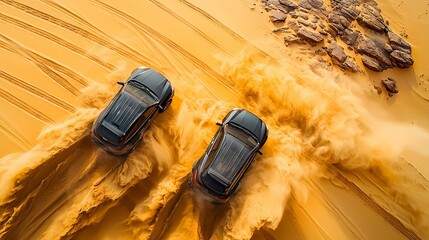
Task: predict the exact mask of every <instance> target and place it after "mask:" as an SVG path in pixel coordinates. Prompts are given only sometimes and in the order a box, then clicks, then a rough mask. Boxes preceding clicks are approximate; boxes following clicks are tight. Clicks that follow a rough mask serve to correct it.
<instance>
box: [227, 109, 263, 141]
mask: <svg viewBox="0 0 429 240" xmlns="http://www.w3.org/2000/svg"><path fill="white" fill-rule="evenodd" d="M230 122H231V123H234V124H236V125H239V126H241V127H243V128H245V129H246V130H248V131H249V132H251V133H252V134H254V135H255V137H257V138H258V140H259V142H260V143H261V142H262V141H263V138H264V135H265V131H266V126H265V124H263V123H262V121H261V119H259V118H258V117H257V116H256V115H254V114H253V113H251V112H248V111H244V110H241V111H237V112H236V113H235V114H234V116H233V117H232V118H231V120H230Z"/></svg>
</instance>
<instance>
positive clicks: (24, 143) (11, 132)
mask: <svg viewBox="0 0 429 240" xmlns="http://www.w3.org/2000/svg"><path fill="white" fill-rule="evenodd" d="M2 118H4V116H2V115H0V132H2V133H3V134H5V135H6V136H8V137H9V139H11V140H12V141H13V142H15V143H16V144H17V145H18V146H19V147H20V148H21V149H22V150H28V149H30V148H31V143H30V142H29V141H28V140H27V139H26V138H25V137H24V136H22V135H21V134H18V133H19V132H18V131H17V129H14V128H13V125H11V124H9V123H8V122H6V121H3V120H2ZM4 120H6V119H4Z"/></svg>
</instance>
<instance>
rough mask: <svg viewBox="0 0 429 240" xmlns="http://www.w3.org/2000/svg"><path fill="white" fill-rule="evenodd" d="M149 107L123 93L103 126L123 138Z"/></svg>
mask: <svg viewBox="0 0 429 240" xmlns="http://www.w3.org/2000/svg"><path fill="white" fill-rule="evenodd" d="M147 108H148V106H147V105H146V104H145V103H144V102H142V101H140V100H139V99H138V98H136V97H135V96H133V95H132V94H130V93H128V92H126V91H123V92H122V93H121V94H120V95H119V97H118V98H117V99H116V101H115V102H114V104H113V105H112V107H111V108H110V111H109V112H108V113H107V114H106V116H105V117H104V119H103V122H102V125H103V126H104V127H106V128H107V129H108V130H110V131H111V132H112V133H114V134H115V135H116V136H118V137H123V136H124V135H125V134H126V133H127V132H128V131H129V129H130V128H131V126H132V125H133V124H134V122H135V121H136V120H137V119H138V118H139V117H140V115H141V114H143V113H144V112H145V110H146V109H147Z"/></svg>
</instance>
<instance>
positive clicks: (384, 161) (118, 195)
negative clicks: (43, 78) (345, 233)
mask: <svg viewBox="0 0 429 240" xmlns="http://www.w3.org/2000/svg"><path fill="white" fill-rule="evenodd" d="M219 61H221V62H222V71H223V73H224V75H225V77H226V79H227V80H228V81H229V82H231V84H232V87H234V88H235V89H236V90H237V96H238V106H237V105H236V104H233V103H231V102H224V101H222V100H219V99H215V98H201V97H199V96H198V94H197V92H196V90H195V89H200V88H199V87H198V85H197V87H195V84H197V83H195V84H185V83H183V84H182V85H181V86H182V87H186V86H187V88H186V89H182V90H183V91H184V92H188V93H189V94H188V95H187V98H186V99H182V98H181V97H176V99H175V102H174V104H173V105H172V108H171V109H169V110H168V111H167V112H166V113H165V114H161V115H160V116H159V121H156V122H155V123H154V124H153V126H151V127H150V128H149V130H148V131H147V132H146V133H145V134H144V136H143V141H142V142H141V143H140V144H139V145H138V147H137V148H136V150H135V151H134V152H133V153H132V154H130V155H129V156H128V157H127V158H126V159H116V158H113V157H111V156H109V155H107V154H105V153H103V152H102V151H101V150H99V149H97V147H95V145H94V144H92V143H91V142H90V140H89V136H88V133H89V130H90V127H91V124H92V122H93V121H94V119H95V117H96V116H97V115H98V114H99V112H100V111H101V110H102V109H103V108H104V107H105V106H106V105H107V103H108V102H109V101H110V99H111V98H112V97H113V95H114V94H115V92H116V91H117V89H118V88H117V87H114V83H113V80H112V81H111V82H112V84H109V85H108V84H95V83H91V84H89V85H88V87H86V88H85V89H82V90H81V92H82V95H81V97H80V98H79V99H80V102H81V106H82V107H81V108H78V110H77V111H76V112H75V113H74V114H73V116H72V117H71V118H70V119H69V120H67V121H65V122H64V123H61V124H56V125H53V126H51V127H48V128H46V129H45V130H44V131H43V132H42V133H41V135H40V136H39V144H38V145H37V146H35V147H34V148H33V149H32V150H30V151H29V152H26V153H23V154H13V155H8V156H6V157H4V158H2V159H1V161H0V162H1V164H2V166H1V173H0V175H1V176H2V182H3V183H4V184H5V185H6V183H7V185H6V186H8V187H3V188H2V189H1V192H0V194H1V195H0V196H1V209H2V217H1V221H0V222H1V223H2V224H1V225H2V228H1V236H2V238H5V239H10V238H15V239H27V238H41V239H56V238H80V239H88V238H94V237H95V238H104V237H105V236H106V234H108V235H110V236H111V237H116V238H119V239H148V238H150V239H158V238H183V239H185V238H187V237H189V236H190V235H189V234H185V233H189V232H194V233H195V235H193V236H194V237H196V236H198V237H202V238H207V239H208V238H210V239H250V238H251V237H252V236H253V234H254V233H255V231H257V230H263V229H272V230H275V229H276V228H277V227H278V226H279V224H280V222H281V220H282V219H283V217H284V213H285V210H286V209H287V206H288V202H289V201H291V199H292V198H293V199H298V201H300V202H305V201H306V199H307V196H308V191H309V190H308V189H307V187H306V186H307V185H306V184H305V183H306V182H307V181H311V179H317V178H319V177H324V178H328V179H332V181H335V179H336V178H335V176H336V175H335V174H333V173H332V172H335V173H336V174H347V173H355V174H358V175H360V176H362V177H363V178H365V177H366V178H368V179H370V180H371V181H372V182H377V184H379V185H380V186H383V189H385V195H376V196H374V200H375V201H377V203H378V204H379V205H381V206H382V207H383V208H384V209H386V210H387V211H388V212H389V213H390V214H391V215H386V216H385V217H386V218H391V217H392V216H393V217H394V218H397V219H399V222H400V224H403V225H405V226H406V227H407V228H408V229H412V230H413V231H416V232H422V231H426V230H425V229H424V226H425V224H426V222H425V221H427V216H425V213H424V212H423V211H422V208H420V206H424V204H425V199H427V198H426V197H427V196H426V195H427V181H425V180H424V179H423V178H422V177H421V176H417V177H415V176H410V172H413V171H414V172H415V170H414V169H412V167H411V166H409V165H408V164H406V161H404V160H403V159H401V153H402V150H403V149H404V148H405V147H406V146H402V145H403V144H409V143H410V142H401V141H394V139H393V140H392V139H391V138H390V137H389V135H388V134H386V132H382V131H381V132H380V131H377V130H371V129H370V128H369V127H368V126H367V125H365V124H363V122H365V120H366V119H370V117H371V116H370V115H368V111H367V110H366V109H365V106H363V105H362V102H361V101H359V100H358V99H357V98H355V97H354V96H353V95H352V94H351V90H345V89H347V79H345V78H344V77H341V76H340V75H336V74H335V73H332V72H331V71H328V70H326V69H324V67H323V65H320V64H318V63H311V64H310V66H311V69H312V70H309V69H307V68H306V67H301V66H296V65H290V63H288V62H280V63H279V62H273V61H272V60H270V59H267V58H266V57H264V56H260V55H259V54H256V53H252V52H248V51H246V52H243V53H242V54H241V55H239V56H237V57H235V58H221V57H219ZM119 71H121V70H119ZM113 78H115V77H112V79H113ZM233 107H243V108H246V109H248V110H250V111H252V112H254V113H255V114H257V115H258V116H260V117H261V118H262V119H263V120H264V121H265V122H266V123H267V124H268V126H269V131H270V132H269V138H268V141H267V143H266V145H265V146H264V148H263V149H262V150H263V152H264V154H263V156H262V157H258V158H257V159H256V161H255V162H254V164H253V165H252V167H251V168H250V169H249V171H248V172H247V174H246V176H245V178H244V180H243V181H242V183H241V185H240V187H239V188H238V191H237V193H236V195H235V196H234V197H233V198H232V199H231V201H230V202H229V203H228V204H227V205H225V206H210V205H208V204H206V203H204V202H202V201H200V200H199V199H198V196H194V195H191V194H190V192H189V189H188V185H187V184H188V183H187V181H188V178H189V176H188V174H189V172H190V170H191V168H192V164H193V163H194V162H195V161H196V160H197V159H198V158H199V157H201V155H202V154H203V153H204V151H205V148H206V146H207V145H208V143H209V142H210V140H211V138H212V136H213V135H214V132H215V130H216V125H215V122H216V121H220V120H221V119H222V118H223V116H225V114H226V113H227V112H228V111H229V110H230V109H231V108H233ZM378 124H390V125H391V127H392V129H395V131H401V127H399V126H395V125H394V124H393V123H389V122H387V121H384V122H383V121H381V120H379V122H378ZM402 131H405V130H404V129H402ZM404 134H405V132H404ZM406 136H407V138H408V139H414V140H413V141H418V140H424V139H427V137H428V134H427V132H425V131H424V130H423V129H417V128H416V129H414V131H412V132H408V133H407V134H406ZM417 149H422V148H420V147H417ZM420 154H423V155H424V156H426V157H427V156H428V155H427V152H425V151H424V150H423V151H420ZM404 167H407V168H411V169H410V170H409V171H407V174H402V173H401V171H400V170H401V169H404ZM411 179H413V180H411ZM418 179H423V180H421V181H420V180H418ZM416 181H420V182H418V184H416ZM347 183H349V182H346V183H344V182H343V184H345V185H347ZM349 184H350V183H349ZM345 187H347V186H345ZM410 189H412V190H413V191H412V192H414V193H416V192H417V193H421V194H420V195H418V194H417V195H415V194H413V195H411V193H410ZM191 198H193V199H194V200H190V199H191ZM426 204H427V203H426ZM417 206H419V207H417ZM190 213H191V214H190ZM177 222H180V223H181V224H182V225H183V226H181V225H179V226H177ZM394 224H397V222H394ZM23 228H25V229H26V231H22V229H23ZM189 228H193V229H189ZM103 229H104V230H103ZM106 229H109V230H106ZM422 229H423V230H422ZM119 233H120V234H119Z"/></svg>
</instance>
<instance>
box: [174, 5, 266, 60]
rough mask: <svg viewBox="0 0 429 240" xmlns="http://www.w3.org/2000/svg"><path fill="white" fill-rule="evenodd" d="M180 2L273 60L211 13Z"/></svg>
mask: <svg viewBox="0 0 429 240" xmlns="http://www.w3.org/2000/svg"><path fill="white" fill-rule="evenodd" d="M179 1H180V2H181V3H183V4H184V5H186V6H188V7H189V8H191V9H193V10H194V11H196V12H198V13H199V14H201V15H203V16H204V17H205V18H207V19H209V20H210V21H211V22H213V23H214V24H216V25H217V26H219V27H220V28H221V29H223V30H224V31H225V32H227V33H229V34H231V36H233V37H234V38H235V39H237V40H239V41H241V42H242V43H246V44H249V45H250V46H251V47H252V48H254V49H255V50H257V51H258V52H259V53H260V54H262V55H263V56H264V57H269V58H270V59H272V58H271V56H270V55H268V54H267V53H266V52H265V51H263V50H262V49H260V48H258V47H257V46H255V45H254V44H252V43H251V42H249V41H247V40H246V39H244V38H243V37H242V36H240V35H239V34H237V33H236V32H234V30H232V29H231V28H229V27H227V26H226V25H225V24H223V23H222V22H220V21H219V20H217V19H216V18H214V17H213V16H212V15H210V14H209V13H207V12H206V11H204V10H203V9H201V8H199V7H197V6H195V5H193V4H192V3H190V2H188V1H186V0H179Z"/></svg>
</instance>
